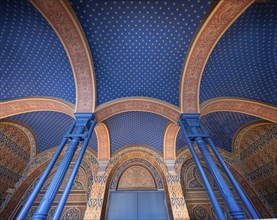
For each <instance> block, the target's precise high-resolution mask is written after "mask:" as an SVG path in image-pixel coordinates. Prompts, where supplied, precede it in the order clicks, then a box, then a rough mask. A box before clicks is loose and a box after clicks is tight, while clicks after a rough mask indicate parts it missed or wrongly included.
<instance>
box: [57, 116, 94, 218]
mask: <svg viewBox="0 0 277 220" xmlns="http://www.w3.org/2000/svg"><path fill="white" fill-rule="evenodd" d="M95 125H96V120H93V121H92V122H91V124H90V128H89V131H88V133H87V136H86V137H85V140H84V142H83V144H82V148H81V151H80V153H79V155H78V158H77V160H76V161H75V164H74V167H73V169H72V172H71V174H70V177H69V178H68V181H67V184H66V186H65V188H64V192H63V194H62V197H61V199H60V201H59V203H58V205H57V208H56V211H55V213H54V216H53V219H60V217H61V214H62V212H63V208H64V206H65V203H66V201H67V198H68V196H69V193H70V190H71V187H72V185H73V183H74V179H75V177H76V175H77V172H78V169H79V167H80V165H81V162H82V159H83V157H84V154H85V152H86V149H87V146H88V143H89V140H90V137H91V135H92V133H93V129H94V127H95Z"/></svg>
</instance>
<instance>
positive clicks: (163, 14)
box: [70, 0, 212, 106]
mask: <svg viewBox="0 0 277 220" xmlns="http://www.w3.org/2000/svg"><path fill="white" fill-rule="evenodd" d="M70 2H71V5H72V7H73V9H74V11H75V12H76V14H77V17H78V19H79V21H80V23H81V25H82V27H83V29H84V32H85V35H86V37H87V39H88V43H89V46H90V49H91V51H92V57H93V61H94V67H95V73H96V81H97V104H98V105H99V104H103V103H105V102H107V101H111V100H114V99H116V98H121V97H130V96H146V97H151V98H156V99H161V100H164V101H167V102H169V103H172V104H174V105H177V106H178V104H179V98H178V97H179V84H180V75H181V70H182V67H183V62H184V59H185V56H186V52H187V50H188V47H189V45H190V43H191V40H192V38H193V35H194V33H195V31H196V30H197V28H198V26H199V24H200V22H201V20H202V19H203V17H204V16H205V14H206V11H207V10H208V9H209V7H210V5H211V3H212V1H207V0H198V1H189V0H185V1H184V0H165V1H103V0H94V1H78V0H70Z"/></svg>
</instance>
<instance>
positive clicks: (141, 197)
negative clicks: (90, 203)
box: [107, 191, 169, 220]
mask: <svg viewBox="0 0 277 220" xmlns="http://www.w3.org/2000/svg"><path fill="white" fill-rule="evenodd" d="M107 219H108V220H152V219H153V220H167V219H169V217H168V211H167V206H166V203H165V198H164V191H114V192H110V197H109V205H108V213H107Z"/></svg>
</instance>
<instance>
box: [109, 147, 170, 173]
mask: <svg viewBox="0 0 277 220" xmlns="http://www.w3.org/2000/svg"><path fill="white" fill-rule="evenodd" d="M132 158H141V159H144V160H146V161H149V162H150V163H151V164H152V165H153V166H154V167H155V168H156V169H157V170H158V171H159V173H160V175H161V176H163V177H164V178H165V177H166V175H167V167H166V165H165V164H164V162H163V158H162V156H161V155H160V154H159V153H157V152H156V151H154V150H152V149H151V148H150V147H147V146H144V145H133V146H128V147H125V148H123V149H121V150H119V151H118V152H116V153H115V154H114V155H113V156H112V157H111V160H110V162H109V163H108V166H107V168H106V175H107V176H110V174H111V173H113V172H114V171H115V170H117V169H118V167H120V166H121V165H122V164H123V163H124V162H126V161H128V160H130V159H132Z"/></svg>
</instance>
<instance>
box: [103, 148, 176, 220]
mask: <svg viewBox="0 0 277 220" xmlns="http://www.w3.org/2000/svg"><path fill="white" fill-rule="evenodd" d="M144 153H145V152H140V153H139V152H137V153H136V155H133V156H134V157H129V158H128V159H127V158H126V159H127V160H120V161H118V163H117V164H116V165H115V166H114V168H115V169H112V172H111V174H110V176H109V181H108V184H107V188H108V189H107V191H106V209H105V219H109V220H116V219H117V220H118V219H121V220H124V219H126V220H127V219H128V220H129V219H147V220H151V219H159V220H163V219H170V214H171V213H170V211H169V210H168V208H169V205H168V203H167V194H166V187H167V186H166V181H165V179H164V176H163V174H162V173H161V172H160V167H157V166H156V165H157V164H155V163H151V160H147V159H146V158H143V157H141V155H143V154H144ZM140 154H141V155H140ZM135 156H137V157H135ZM148 156H149V155H148Z"/></svg>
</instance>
